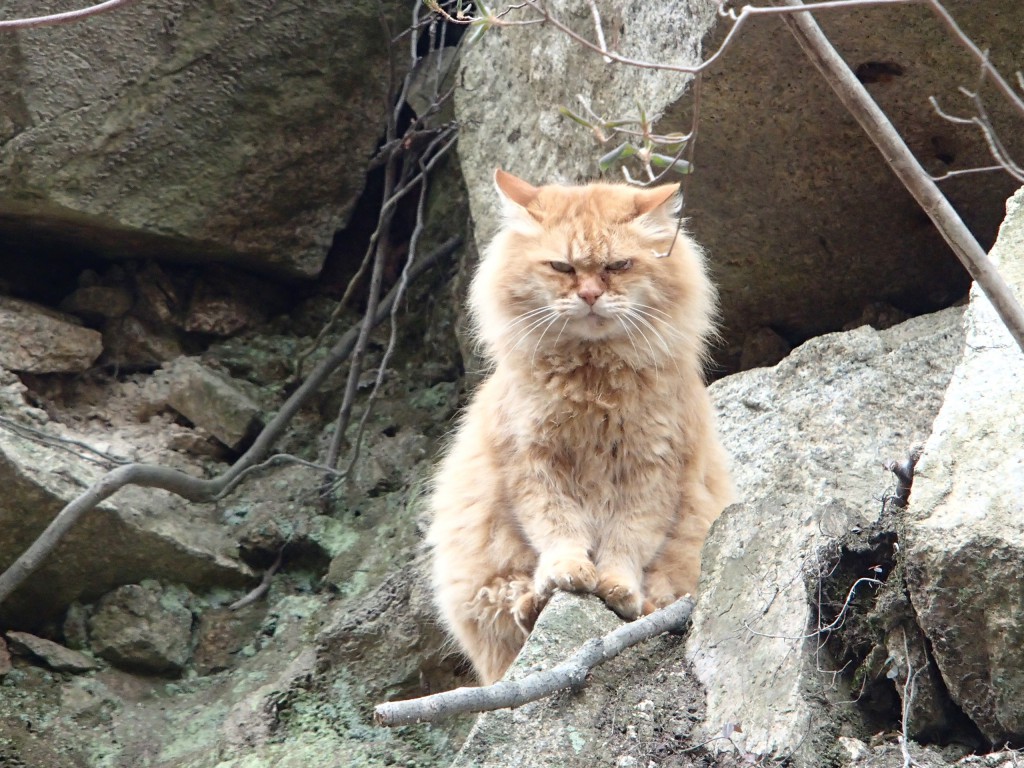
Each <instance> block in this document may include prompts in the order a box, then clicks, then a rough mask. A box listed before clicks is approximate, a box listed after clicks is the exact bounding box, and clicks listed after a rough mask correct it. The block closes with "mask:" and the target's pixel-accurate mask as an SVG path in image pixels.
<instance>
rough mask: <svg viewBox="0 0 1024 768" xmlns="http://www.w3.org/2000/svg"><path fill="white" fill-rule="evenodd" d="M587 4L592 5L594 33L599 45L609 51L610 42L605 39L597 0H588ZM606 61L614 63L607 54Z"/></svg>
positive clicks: (603, 49) (606, 62) (591, 13)
mask: <svg viewBox="0 0 1024 768" xmlns="http://www.w3.org/2000/svg"><path fill="white" fill-rule="evenodd" d="M587 5H589V6H590V15H591V16H593V17H594V33H595V34H596V35H597V45H598V47H599V48H600V49H601V50H602V51H607V50H608V43H606V42H605V40H604V25H603V24H602V23H601V12H600V11H599V10H598V9H597V0H587ZM604 63H605V64H611V63H612V60H611V59H610V58H609V57H608V55H607V54H605V56H604Z"/></svg>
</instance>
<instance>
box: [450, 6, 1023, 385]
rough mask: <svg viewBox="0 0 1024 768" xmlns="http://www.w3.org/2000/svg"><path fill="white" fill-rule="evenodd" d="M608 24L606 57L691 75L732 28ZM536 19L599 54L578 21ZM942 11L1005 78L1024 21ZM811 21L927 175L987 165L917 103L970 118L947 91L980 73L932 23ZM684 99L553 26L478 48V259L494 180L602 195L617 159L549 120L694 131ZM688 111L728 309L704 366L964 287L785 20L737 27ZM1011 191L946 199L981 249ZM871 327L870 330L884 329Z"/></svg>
mask: <svg viewBox="0 0 1024 768" xmlns="http://www.w3.org/2000/svg"><path fill="white" fill-rule="evenodd" d="M612 5H613V4H611V3H609V2H598V3H597V6H598V7H599V8H600V9H601V10H602V13H603V18H604V20H605V26H604V28H605V34H606V37H607V38H608V40H609V41H610V42H609V45H611V46H612V47H613V48H614V49H615V50H616V51H618V52H621V53H622V54H624V55H626V56H629V57H631V58H634V59H646V60H649V61H657V62H671V63H685V64H693V63H695V62H696V61H697V56H698V53H700V52H701V50H703V56H704V57H705V58H706V57H707V56H709V55H710V54H711V53H712V52H713V51H714V50H716V48H717V46H718V45H719V44H720V42H721V40H722V38H723V36H724V35H725V33H726V31H727V30H728V29H729V23H728V22H727V21H724V20H719V21H718V22H717V24H716V22H715V19H716V17H715V15H714V13H713V12H714V10H715V7H716V6H717V3H707V2H703V1H701V2H696V3H694V2H689V3H682V2H677V3H645V4H640V5H636V6H635V7H631V8H630V11H629V13H628V14H625V13H623V12H622V11H621V10H617V9H615V8H614V7H612ZM546 7H548V8H550V9H551V12H552V13H553V14H554V15H555V16H557V17H558V18H559V19H561V20H562V21H563V22H565V23H566V24H568V25H569V26H570V27H571V28H572V29H573V30H575V31H576V32H577V33H578V34H580V35H582V36H583V37H585V38H587V39H594V28H593V20H592V17H591V14H590V11H589V7H588V3H586V2H583V0H561V1H560V2H552V3H548V4H547V5H546ZM949 7H950V9H951V10H952V11H953V13H954V15H955V17H956V18H957V19H958V20H959V21H960V22H961V23H962V25H963V27H964V28H965V29H966V30H967V31H968V32H969V33H971V34H973V35H974V36H975V39H976V40H977V41H978V42H979V44H981V45H982V47H985V48H988V49H989V50H991V52H992V57H993V61H995V62H996V63H997V64H998V65H999V66H1001V67H1002V69H1003V71H1004V72H1007V73H1009V72H1012V71H1013V69H1014V67H1015V66H1016V65H1015V64H1014V63H1013V57H1014V55H1015V53H1016V52H1017V51H1018V50H1019V44H1018V43H1019V41H1018V39H1017V28H1018V27H1019V23H1017V24H1014V23H996V22H994V21H993V20H994V19H1005V20H1010V19H1015V20H1016V21H1017V22H1021V21H1024V17H1022V15H1021V7H1020V4H1019V3H1018V2H1017V1H1016V0H994V2H993V3H991V4H986V5H984V6H982V5H980V4H978V3H970V2H966V1H964V0H960V1H959V2H950V3H949ZM819 16H820V21H821V23H822V24H823V26H824V28H825V30H826V32H827V33H828V35H829V36H830V38H831V39H833V40H834V41H835V43H836V45H837V47H838V48H839V50H840V52H841V53H843V54H844V56H845V57H846V60H847V61H848V63H849V64H850V65H851V67H853V68H854V69H855V70H857V72H858V74H859V76H860V77H861V79H862V80H863V81H864V82H865V83H866V84H867V87H868V89H869V90H870V91H871V93H872V95H873V96H874V97H875V98H876V99H877V100H878V101H879V103H880V104H881V106H882V107H883V108H884V109H885V110H886V111H887V112H888V113H889V114H890V115H891V116H892V119H893V121H894V123H895V125H896V127H897V128H898V129H899V130H900V132H901V134H902V135H903V136H904V137H905V139H906V140H907V142H908V144H909V145H910V147H911V149H912V150H913V151H914V152H915V153H916V154H917V156H918V157H919V158H920V159H921V161H922V162H923V164H924V165H925V167H926V168H927V169H928V170H929V171H931V172H933V173H934V174H936V175H941V174H943V173H945V172H946V171H949V170H955V169H964V168H971V167H977V166H987V165H991V158H990V157H989V156H988V150H987V146H986V144H985V142H984V140H983V139H982V138H981V136H980V135H979V133H978V131H977V130H975V128H974V127H973V126H964V125H955V124H952V123H949V122H946V121H944V120H942V119H940V118H939V117H938V116H937V115H936V114H935V113H934V111H933V110H932V108H931V106H930V104H929V102H928V96H935V97H937V98H938V99H939V101H940V103H941V104H942V106H943V107H944V108H946V109H947V110H950V111H953V112H957V113H958V114H959V113H963V112H967V111H969V106H968V104H967V103H966V100H965V99H964V97H963V95H962V94H960V93H959V92H958V90H957V87H958V86H961V85H966V86H968V87H973V86H974V84H975V83H976V82H977V71H978V68H977V64H976V63H974V62H973V61H972V60H971V59H970V58H969V57H968V56H967V55H966V53H964V51H963V49H962V48H961V47H960V46H959V45H958V44H957V43H956V42H955V41H954V40H953V39H952V38H951V36H950V35H949V33H948V31H947V30H946V28H945V27H944V26H942V25H941V24H940V23H938V21H937V20H936V19H935V17H934V15H933V14H932V13H931V11H930V10H928V9H927V8H926V7H925V6H921V5H909V6H900V7H892V8H867V9H858V10H856V11H833V12H830V13H820V14H819ZM713 24H715V27H714V29H713V30H712V31H711V32H710V33H709V34H708V36H707V39H706V40H705V41H704V43H703V46H702V45H701V44H700V40H701V38H702V36H703V34H704V31H706V30H709V29H711V27H712V25H713ZM567 73H570V74H569V76H567ZM688 81H689V78H688V76H686V75H680V74H674V73H668V72H656V71H651V70H640V69H630V68H627V67H624V66H622V65H618V64H608V63H605V62H604V61H603V60H602V58H601V57H600V56H599V55H597V54H595V53H594V52H593V51H590V50H587V49H585V48H584V47H583V46H582V45H580V44H579V43H577V42H576V41H574V40H571V39H570V38H569V37H567V36H566V35H565V34H564V33H563V32H561V31H559V30H557V29H555V28H554V27H552V26H550V25H537V26H527V27H519V26H509V27H505V28H499V29H495V30H491V31H488V32H487V34H485V35H484V37H483V38H482V40H481V42H480V43H479V44H478V45H477V46H475V47H469V48H467V50H466V52H465V54H464V56H463V63H462V84H463V86H464V88H462V89H461V90H460V91H459V92H458V93H457V102H456V103H457V107H458V114H459V118H460V122H461V123H462V129H461V130H462V134H461V139H460V142H459V156H460V159H461V163H462V169H463V172H464V174H465V177H466V182H467V186H468V189H469V193H470V203H471V207H472V212H473V217H474V221H475V225H476V236H477V240H478V242H479V243H481V244H482V243H486V242H487V241H489V239H490V238H491V236H492V235H493V232H494V230H495V228H496V225H497V221H498V214H497V203H496V200H495V195H494V193H493V190H492V186H491V175H492V174H493V171H494V167H495V166H502V167H504V168H507V169H508V170H510V171H512V172H514V173H516V174H517V175H519V176H522V177H524V178H526V179H528V180H530V181H532V182H535V183H544V182H577V181H581V180H586V179H591V178H594V177H596V176H598V175H599V166H598V158H600V157H601V155H603V154H604V153H605V152H607V151H608V150H610V149H611V148H612V147H613V146H614V145H615V144H617V143H618V142H620V141H622V140H623V137H621V136H617V137H614V138H612V139H610V140H609V141H607V142H606V143H605V144H604V145H600V144H598V143H597V142H595V140H594V136H593V133H592V132H591V131H588V130H587V129H586V128H584V127H582V126H580V125H578V124H577V123H575V122H573V121H572V120H570V119H568V118H564V117H561V116H560V115H559V107H562V106H564V107H569V108H571V109H573V110H574V111H576V112H577V113H582V112H584V108H583V106H582V104H581V101H582V102H585V103H587V104H589V105H590V107H591V108H592V110H593V112H595V113H596V114H597V115H601V116H603V117H605V118H628V117H635V116H636V115H637V107H638V105H640V106H642V107H643V108H644V109H645V110H646V112H647V114H648V115H649V116H651V117H652V118H653V117H655V116H661V115H663V117H662V119H661V120H660V121H659V122H658V123H656V127H657V129H658V131H660V132H662V133H667V132H670V131H687V130H689V128H690V126H691V123H692V120H691V115H690V111H691V109H692V105H693V98H692V97H691V96H689V95H685V96H684V90H685V89H686V87H687V83H688ZM990 101H991V103H990V104H988V106H989V107H990V109H991V112H992V115H993V120H994V121H995V124H996V125H997V127H999V128H1000V131H1001V136H1002V138H1003V139H1004V140H1005V141H1006V142H1007V144H1008V146H1009V147H1010V150H1011V151H1012V152H1014V153H1015V154H1016V156H1017V157H1018V158H1019V157H1020V156H1021V155H1024V134H1022V133H1021V131H1020V130H1019V128H1017V127H1015V126H1019V123H1017V122H1015V121H1014V120H1013V119H1012V118H1011V116H1010V115H1008V110H1007V109H1006V107H1005V106H1004V105H1003V104H1002V102H1001V100H1000V99H998V98H995V97H994V98H992V99H991V100H990ZM700 104H701V106H700V124H699V128H700V130H699V139H698V140H697V142H696V149H695V151H696V156H695V169H696V170H695V173H693V175H692V176H691V177H689V178H688V180H687V182H686V185H685V195H686V198H687V200H686V210H685V213H686V216H687V217H688V219H689V222H690V223H689V226H690V228H691V229H692V231H693V233H694V235H695V236H696V238H697V240H698V241H699V242H701V243H702V244H703V245H705V246H706V247H707V250H708V254H709V259H710V263H711V266H712V270H713V272H714V274H715V278H716V283H717V284H718V286H719V289H720V292H721V299H722V301H721V303H722V314H723V321H724V322H723V348H722V349H721V350H719V351H718V353H717V354H716V360H717V362H718V363H719V364H720V365H722V366H724V368H725V370H727V371H731V370H736V369H737V368H739V367H745V366H744V365H743V364H744V362H746V363H747V364H749V361H745V360H744V359H743V358H744V357H746V358H748V359H749V358H750V357H751V354H750V353H751V349H750V347H751V346H752V345H753V346H756V345H758V344H759V343H761V341H762V339H763V337H764V334H765V333H766V329H770V330H771V332H772V333H773V334H775V335H774V336H773V337H772V338H773V340H774V342H775V345H776V346H780V342H781V346H783V348H784V349H785V348H786V346H787V345H788V346H792V345H795V344H797V343H799V342H802V341H804V340H806V339H807V338H809V337H811V336H814V335H817V334H821V333H825V332H828V331H835V330H839V329H841V328H844V327H848V326H850V325H851V324H857V323H858V322H864V321H865V320H864V319H862V318H863V317H864V316H865V310H866V309H867V310H869V313H868V314H871V312H870V308H871V306H872V305H874V304H876V303H878V302H885V303H886V310H885V312H883V313H882V314H891V313H892V311H893V310H894V309H895V310H899V311H905V312H909V313H910V314H920V313H922V312H930V311H934V310H936V309H938V308H941V307H944V306H949V305H950V304H951V303H953V302H954V301H955V300H957V299H959V298H960V297H961V296H962V295H963V294H964V293H965V292H966V290H967V288H968V284H969V278H968V277H967V274H966V272H965V271H964V270H963V269H962V268H961V267H960V265H959V263H958V262H957V260H956V259H955V257H954V256H953V255H952V253H951V252H950V251H949V249H948V248H947V247H946V245H945V244H944V242H943V241H942V238H941V237H940V236H939V235H938V233H937V232H936V231H935V229H934V227H933V226H932V225H931V224H930V223H929V221H928V219H927V217H926V216H925V215H924V213H923V212H922V211H921V210H920V209H919V207H918V206H917V204H916V203H915V202H914V201H913V199H912V198H911V197H910V196H909V195H908V194H907V192H906V191H905V190H904V189H903V188H902V186H901V185H900V184H899V182H898V181H897V180H896V179H895V177H894V176H893V174H892V172H891V171H890V170H889V168H888V167H887V166H886V164H885V163H884V161H883V160H882V159H881V156H880V154H879V153H878V151H877V150H876V149H875V147H874V146H873V145H872V144H871V142H870V141H869V140H868V139H867V137H866V136H865V135H864V133H863V131H862V130H861V129H860V127H859V126H858V125H857V123H856V122H855V121H854V120H853V118H851V117H850V116H848V115H847V114H846V113H845V111H844V109H843V107H842V106H841V105H840V103H839V102H838V100H837V99H836V97H835V96H834V94H833V93H832V91H831V90H830V89H829V87H828V86H827V85H826V84H825V83H824V81H822V80H821V78H820V77H819V76H818V74H817V72H816V71H815V70H814V69H813V67H812V66H811V64H810V63H809V61H808V60H807V57H806V56H805V55H804V54H803V53H802V52H801V51H800V49H799V47H798V46H797V45H796V43H795V41H794V40H793V39H792V36H791V35H789V34H788V32H786V30H785V28H784V27H783V26H782V25H781V22H780V21H779V20H778V19H755V20H753V21H751V22H750V23H748V24H746V25H745V27H744V28H743V29H742V30H741V31H740V32H739V34H738V37H737V38H736V39H735V41H734V43H733V44H732V46H731V47H730V48H729V50H728V51H727V52H726V53H725V54H724V56H723V58H722V59H720V60H719V62H718V63H716V64H715V66H714V67H712V68H710V69H709V70H708V71H707V72H706V73H705V74H704V75H703V79H702V85H701V97H700ZM523 105H529V106H528V107H527V108H524V107H523ZM613 173H614V177H615V178H619V179H621V177H620V176H619V175H618V170H614V171H613ZM677 178H678V177H677ZM1013 188H1014V186H1013V181H1012V179H1010V178H1009V176H1007V175H1005V174H998V173H996V174H992V173H990V174H971V175H964V176H959V177H955V178H951V179H949V180H948V181H944V182H943V190H944V191H945V192H946V193H947V194H949V196H950V199H951V200H952V202H953V203H954V205H956V207H957V208H958V210H960V211H961V213H962V215H963V216H964V218H965V221H966V222H967V224H968V225H969V226H970V227H971V228H972V229H973V230H974V232H975V233H976V234H977V236H978V237H979V239H980V240H981V242H982V244H983V245H985V246H986V247H987V246H988V245H990V244H991V242H992V241H993V239H994V236H995V232H996V229H997V227H998V225H999V220H1000V210H1001V205H1002V201H1003V200H1005V199H1006V197H1007V196H1008V195H1009V194H1010V193H1011V192H1012V190H1013ZM874 314H875V315H878V314H879V313H878V312H877V311H875V312H874ZM868 319H869V320H872V319H873V320H874V324H876V326H878V327H881V324H882V323H881V322H880V319H879V318H877V317H876V318H868ZM882 319H883V320H884V318H882ZM745 347H746V349H745ZM744 352H746V353H747V354H746V355H744ZM778 357H779V355H776V357H775V358H774V359H773V360H771V362H774V361H775V360H777V359H778ZM755 362H760V363H762V364H763V362H765V360H764V359H761V360H760V361H755Z"/></svg>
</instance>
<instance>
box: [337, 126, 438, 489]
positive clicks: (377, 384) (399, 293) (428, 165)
mask: <svg viewBox="0 0 1024 768" xmlns="http://www.w3.org/2000/svg"><path fill="white" fill-rule="evenodd" d="M442 138H444V135H442V136H439V137H438V138H437V139H436V140H435V142H434V143H433V144H431V146H430V147H428V149H427V152H426V153H425V154H424V156H423V157H421V158H420V160H419V166H420V174H419V178H420V182H419V185H420V197H419V201H418V202H417V204H416V225H415V227H414V229H413V232H412V237H410V238H409V256H408V258H407V259H406V261H405V266H404V267H403V268H402V274H401V276H400V277H399V280H398V285H397V286H395V291H396V293H395V301H394V302H392V304H391V332H390V334H389V335H388V345H387V347H386V348H385V350H384V355H383V356H382V357H381V360H380V364H379V365H378V366H377V376H376V378H375V379H374V382H373V390H372V391H371V392H370V395H369V397H367V399H366V406H365V408H364V409H363V415H362V417H361V418H360V419H359V427H358V429H357V431H356V437H355V440H353V445H352V455H351V458H350V459H349V462H348V466H347V467H346V469H345V471H344V473H343V474H344V476H345V477H348V476H349V475H350V474H351V473H352V470H353V469H354V468H355V466H356V462H358V461H359V452H360V450H361V447H362V443H363V433H364V431H365V430H366V423H367V421H369V418H370V414H371V413H372V411H373V404H374V402H376V399H377V394H378V393H379V392H380V388H381V385H382V384H383V383H384V376H385V373H386V371H387V366H388V362H389V361H390V360H391V356H392V354H394V351H395V343H396V341H397V340H398V307H399V304H400V303H401V301H402V297H403V296H404V295H405V289H406V288H407V287H408V285H409V271H410V269H411V268H412V265H413V264H414V263H415V261H416V252H417V248H418V245H419V239H420V235H421V234H422V233H423V227H424V224H425V218H426V202H427V192H428V190H429V187H428V185H427V175H428V174H429V172H430V170H431V169H432V168H433V167H434V166H435V165H436V164H437V162H438V161H439V160H440V159H441V158H442V157H444V155H445V154H446V153H447V152H448V150H449V149H451V147H452V146H454V144H455V141H456V138H457V136H454V135H453V136H451V138H449V139H448V142H447V143H446V144H444V146H442V147H441V148H440V149H436V144H437V143H439V142H440V141H441V139H442ZM432 153H433V156H432V157H431V158H430V161H429V162H424V159H425V158H426V157H428V156H430V155H431V154H432Z"/></svg>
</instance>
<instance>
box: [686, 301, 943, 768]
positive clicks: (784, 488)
mask: <svg viewBox="0 0 1024 768" xmlns="http://www.w3.org/2000/svg"><path fill="white" fill-rule="evenodd" d="M961 313H962V311H961V310H960V309H948V310H944V311H942V312H939V313H937V314H934V315H929V316H925V317H919V318H915V319H913V320H910V321H908V322H906V323H903V324H902V325H898V326H896V327H894V328H892V329H890V330H887V331H876V330H874V329H872V328H869V327H867V326H864V327H861V328H859V329H857V330H854V331H850V332H847V333H838V334H829V335H827V336H822V337H820V338H816V339H812V340H811V341H809V342H807V343H806V344H804V345H802V346H800V347H798V348H797V349H796V350H794V351H793V353H792V354H791V355H790V356H789V357H788V358H786V359H785V360H783V361H782V362H781V363H780V364H779V365H777V366H776V367H775V368H757V369H754V370H751V371H746V372H744V373H740V374H737V375H735V376H730V377H728V378H725V379H722V380H721V381H718V382H716V383H715V384H714V385H713V386H712V388H711V391H712V394H713V397H714V400H715V404H716V405H717V407H718V411H719V415H720V422H719V423H720V427H721V432H722V438H723V441H724V443H725V445H726V446H727V448H728V449H729V451H730V452H731V454H732V459H733V476H734V478H735V482H736V486H737V491H738V499H739V501H738V503H737V504H735V505H733V506H732V507H730V508H728V509H727V510H726V511H725V513H724V514H723V515H722V517H721V518H720V519H719V520H718V522H716V523H715V525H714V527H713V528H712V530H711V534H710V536H709V538H708V542H707V545H706V547H705V550H704V571H703V574H702V578H701V595H700V600H699V603H698V606H697V610H696V611H695V612H694V620H693V628H692V631H691V633H690V636H689V639H688V642H687V645H688V650H689V654H690V659H691V661H692V663H693V667H694V671H695V673H696V675H697V677H698V678H699V679H700V681H701V683H702V684H703V685H704V687H705V688H706V690H707V712H706V715H705V718H704V722H703V728H704V733H705V734H706V737H712V736H715V735H720V734H721V733H722V732H723V729H729V728H730V724H732V725H733V726H739V728H737V730H735V732H733V733H732V742H735V743H738V744H741V745H743V748H744V749H745V750H747V751H749V752H751V753H753V754H757V755H766V754H776V755H787V754H793V753H795V759H796V760H797V761H798V764H800V765H808V766H815V765H821V764H822V762H821V761H822V760H823V759H824V758H823V752H822V749H823V746H822V744H823V743H826V742H827V744H828V745H830V746H831V745H834V743H835V739H834V735H835V734H832V735H831V736H830V737H829V738H826V739H824V742H823V741H822V739H819V738H817V737H816V736H817V735H818V734H820V733H822V731H823V730H824V731H825V732H828V729H829V728H831V727H832V726H831V725H830V724H829V722H828V720H827V718H826V717H824V716H823V715H822V713H821V712H820V711H818V710H817V708H816V707H815V705H814V704H813V702H814V701H815V699H816V697H815V696H813V695H808V692H809V691H815V690H817V691H820V690H822V688H823V687H824V686H825V685H826V684H828V683H829V682H831V681H833V680H834V675H832V673H830V672H828V671H827V670H825V669H818V667H817V665H816V658H815V657H814V656H813V655H808V654H807V653H806V650H807V646H808V643H810V646H809V647H810V648H812V649H813V648H815V647H817V646H818V645H819V644H820V639H819V638H818V637H817V636H816V635H815V633H814V626H813V623H814V622H813V618H814V616H815V615H816V614H815V611H814V607H813V606H814V605H815V604H816V602H817V601H818V599H819V596H818V595H817V594H816V591H815V588H814V587H813V586H812V585H813V584H814V583H815V582H816V579H815V577H816V576H818V575H822V574H821V572H822V571H823V570H824V569H825V568H827V564H826V558H824V557H822V556H821V554H820V552H821V550H822V549H823V548H824V547H825V546H826V545H828V544H830V543H832V542H835V541H836V540H837V539H838V537H840V536H842V535H843V534H846V533H847V532H849V531H850V530H851V529H853V528H856V527H867V525H868V524H869V523H870V522H871V521H873V520H874V519H875V518H876V517H877V516H878V513H879V508H880V504H879V501H878V500H879V499H880V498H881V496H882V494H883V492H884V491H885V490H886V487H887V486H888V485H889V478H888V477H887V475H886V473H885V471H884V470H883V468H882V465H883V462H885V461H886V460H887V459H892V458H902V457H903V456H905V455H906V454H907V452H908V450H909V449H910V448H911V446H912V445H913V444H914V443H915V442H919V441H923V440H924V439H925V438H926V437H927V435H928V433H929V431H930V429H931V424H932V421H933V420H934V418H935V415H936V413H938V410H939V405H940V404H941V402H942V394H943V392H944V391H945V388H946V386H947V384H948V382H949V378H950V376H951V374H952V370H953V366H954V365H955V362H956V360H957V358H958V357H959V355H960V352H961V350H962V348H963V331H962V328H961ZM863 575H864V576H872V575H877V574H873V573H871V572H868V571H867V569H866V567H865V573H864V574H863ZM722 743H724V744H725V745H726V746H727V747H728V746H730V744H731V742H722Z"/></svg>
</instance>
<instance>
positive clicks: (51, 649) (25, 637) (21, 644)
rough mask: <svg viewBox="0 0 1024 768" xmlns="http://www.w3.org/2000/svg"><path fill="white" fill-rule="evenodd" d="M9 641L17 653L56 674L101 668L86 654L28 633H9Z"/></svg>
mask: <svg viewBox="0 0 1024 768" xmlns="http://www.w3.org/2000/svg"><path fill="white" fill-rule="evenodd" d="M7 641H8V642H9V643H10V646H11V648H12V649H13V650H14V652H15V653H18V654H21V655H22V656H34V657H36V658H38V659H39V660H40V661H42V662H43V663H44V664H45V665H46V666H48V667H49V668H50V669H52V670H54V671H55V672H92V671H93V670H95V669H99V668H100V664H99V662H97V661H96V660H95V659H92V658H89V657H88V656H86V655H85V654H84V653H79V652H78V651H73V650H71V649H70V648H65V647H64V646H63V645H61V644H60V643H55V642H53V641H52V640H47V639H45V638H42V637H36V636H35V635H30V634H29V633H28V632H8V633H7Z"/></svg>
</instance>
